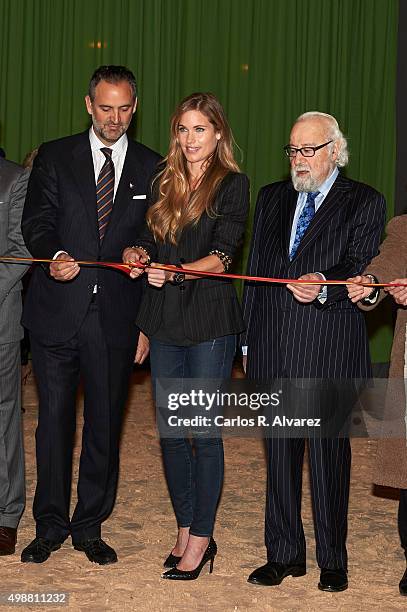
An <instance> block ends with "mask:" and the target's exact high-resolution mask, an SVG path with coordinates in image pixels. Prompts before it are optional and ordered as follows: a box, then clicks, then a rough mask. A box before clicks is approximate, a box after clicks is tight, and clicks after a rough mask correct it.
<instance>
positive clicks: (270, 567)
mask: <svg viewBox="0 0 407 612" xmlns="http://www.w3.org/2000/svg"><path fill="white" fill-rule="evenodd" d="M306 573H307V570H306V567H305V563H277V562H276V561H271V562H269V563H266V565H262V566H261V567H258V568H257V569H256V570H254V572H252V573H251V574H250V576H249V577H248V579H247V582H250V583H251V584H261V585H263V586H277V585H278V584H281V583H282V581H283V580H284V578H286V577H287V576H294V577H295V578H296V577H297V576H305V574H306Z"/></svg>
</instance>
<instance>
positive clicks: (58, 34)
mask: <svg viewBox="0 0 407 612" xmlns="http://www.w3.org/2000/svg"><path fill="white" fill-rule="evenodd" d="M397 9H398V2H397V0H284V1H283V0H87V1H86V2H85V1H83V0H0V75H1V78H0V143H1V145H2V146H3V148H4V149H5V150H6V152H7V155H8V157H9V158H10V159H14V160H16V161H21V160H22V158H23V157H24V155H25V153H27V152H28V151H29V150H31V149H32V148H34V147H35V146H37V145H38V144H39V143H41V142H43V141H45V140H49V139H52V138H57V137H60V136H64V135H67V134H71V133H74V132H77V131H80V130H83V129H84V128H86V127H87V125H88V117H87V114H86V112H85V108H84V103H83V97H84V95H85V93H86V89H87V84H88V80H89V77H90V75H91V73H92V72H93V70H94V68H95V67H96V66H98V65H100V64H102V63H120V64H125V65H127V66H129V67H130V68H132V69H133V71H134V72H135V74H136V76H137V79H138V83H139V96H140V97H139V109H138V111H137V121H136V128H135V129H136V136H137V138H138V139H139V140H141V141H142V142H144V143H145V144H147V145H149V146H151V147H152V148H154V149H156V150H158V151H161V152H162V153H165V151H166V147H167V142H168V119H169V115H170V113H171V111H172V110H173V108H174V106H175V104H176V103H177V101H178V100H180V99H181V98H182V97H183V96H184V95H187V94H189V93H191V92H192V91H196V90H203V91H212V92H214V93H215V94H216V95H218V97H219V98H220V99H221V101H222V102H223V104H224V106H225V108H226V111H227V114H228V117H229V119H230V123H231V125H232V128H233V131H234V134H235V138H236V141H237V142H238V144H239V146H240V148H241V150H242V153H243V158H242V164H241V165H242V168H243V170H244V171H246V172H247V173H248V174H249V176H250V179H251V184H252V212H253V209H254V201H255V195H256V193H257V190H258V188H259V187H260V186H261V185H262V184H265V183H268V182H272V181H275V180H279V179H281V178H283V177H284V176H285V175H286V174H287V169H288V166H287V161H286V159H285V158H284V155H283V152H282V146H283V145H284V144H285V143H286V142H287V139H288V134H289V131H290V126H291V124H292V122H293V120H294V119H295V117H296V116H298V115H299V114H300V113H302V112H304V111H306V110H313V109H317V110H322V111H325V112H329V113H331V114H333V115H335V116H336V117H337V119H338V121H339V124H340V125H341V127H342V129H343V131H344V132H345V134H346V135H347V136H348V139H349V146H350V151H351V161H350V165H349V168H348V169H347V173H348V174H349V176H352V177H353V178H355V179H359V180H362V181H365V182H367V183H370V184H371V185H373V186H374V187H376V188H377V189H379V190H380V191H382V192H383V193H384V194H385V196H386V198H387V202H388V209H389V216H391V215H392V213H393V198H394V174H395V86H396V51H397V17H398V15H397ZM249 234H250V229H249V231H248V237H249ZM247 248H248V240H246V244H245V250H244V253H243V258H242V262H240V267H241V268H242V267H243V266H244V259H245V257H246V255H247ZM373 327H374V329H373V328H372V332H371V340H372V349H373V356H374V358H375V360H378V361H385V360H386V359H387V356H388V347H389V343H390V338H391V335H390V331H389V327H388V326H387V327H386V325H380V326H379V327H377V326H373Z"/></svg>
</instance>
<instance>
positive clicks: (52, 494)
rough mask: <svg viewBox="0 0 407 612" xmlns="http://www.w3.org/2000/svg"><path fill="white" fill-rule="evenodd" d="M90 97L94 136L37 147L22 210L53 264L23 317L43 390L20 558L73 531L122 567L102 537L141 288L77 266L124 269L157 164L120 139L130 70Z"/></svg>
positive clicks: (137, 338) (43, 552) (130, 102)
mask: <svg viewBox="0 0 407 612" xmlns="http://www.w3.org/2000/svg"><path fill="white" fill-rule="evenodd" d="M85 101H86V108H87V111H88V113H89V114H90V115H91V117H92V124H93V125H92V127H91V129H90V130H89V131H86V132H85V133H82V134H77V135H75V136H70V137H67V138H62V139H60V140H56V141H53V142H49V143H46V144H44V145H42V146H41V147H40V149H39V152H38V155H37V157H36V159H35V162H34V167H33V171H32V174H31V178H30V182H29V187H28V193H27V199H26V204H25V208H24V214H23V222H22V229H23V235H24V239H25V241H26V244H27V247H28V249H29V250H30V252H31V253H32V255H33V256H34V257H38V258H46V259H55V263H51V264H50V265H49V267H47V266H43V267H40V266H37V267H36V269H35V270H34V273H33V277H32V280H31V283H30V287H29V290H28V294H27V298H26V303H25V308H24V316H23V322H24V325H25V326H26V327H27V328H28V329H29V330H30V338H31V347H32V357H33V367H34V372H35V376H36V379H37V385H38V391H39V419H38V428H37V433H36V441H37V474H38V482H37V488H36V492H35V499H34V508H33V510H34V518H35V520H36V538H35V539H34V540H33V542H31V544H29V546H27V548H25V550H24V551H23V552H22V555H21V560H22V561H23V562H24V561H31V562H35V563H42V562H43V561H45V560H46V559H47V558H48V557H49V555H50V554H51V552H52V551H55V550H57V549H58V548H60V546H61V544H62V542H64V540H65V539H66V538H67V537H68V536H69V535H71V537H72V543H73V546H74V548H75V549H76V550H81V551H84V552H85V554H86V555H87V557H88V558H89V560H90V561H93V562H96V563H99V564H106V563H113V562H115V561H117V556H116V553H115V551H114V550H113V549H112V548H111V547H109V546H108V545H107V544H106V543H105V542H104V541H103V540H102V539H101V524H102V522H103V521H104V520H105V519H106V518H107V517H108V516H109V514H110V512H111V511H112V508H113V505H114V501H115V495H116V488H117V480H118V470H119V438H120V429H121V421H122V413H123V408H124V405H125V401H126V397H127V388H128V382H129V377H130V374H131V370H132V364H133V360H134V354H135V352H136V347H137V352H136V361H137V362H139V363H141V362H142V361H143V359H144V358H145V357H146V355H147V352H148V341H147V339H146V338H145V336H143V335H142V334H140V335H139V331H138V329H137V327H136V325H135V317H136V315H137V310H138V307H139V302H140V298H141V285H140V283H139V282H136V283H134V281H132V280H131V279H130V278H128V277H127V276H126V275H125V274H123V273H122V272H120V271H115V270H112V269H106V268H98V267H96V266H95V267H85V266H82V267H80V266H79V265H78V264H77V263H75V261H74V260H92V261H97V260H100V261H112V260H113V261H121V255H122V251H123V249H124V248H125V247H126V246H127V245H128V244H129V243H130V244H131V243H132V241H133V239H134V236H137V235H138V233H139V231H140V229H141V227H142V224H143V220H144V214H145V207H146V195H145V194H146V193H147V188H148V184H149V179H150V176H151V175H152V174H153V172H154V170H155V167H156V164H157V163H158V161H159V159H160V158H159V156H158V155H157V154H156V153H154V152H153V151H151V150H150V149H148V148H147V147H145V146H143V145H141V144H139V143H137V142H133V141H131V140H129V139H128V138H127V135H126V131H127V128H128V126H129V124H130V121H131V119H132V116H133V113H134V112H135V110H136V105H137V95H136V83H135V79H134V76H133V74H132V73H131V72H130V71H129V70H127V69H126V68H124V67H121V66H102V67H100V68H99V69H98V70H96V72H95V73H94V75H93V76H92V79H91V82H90V86H89V95H88V96H86V99H85ZM137 342H138V343H137ZM80 378H82V379H83V384H84V427H83V432H82V450H81V458H80V467H79V480H78V488H77V491H78V501H77V504H76V507H75V510H74V512H73V515H72V518H70V514H69V504H70V494H71V475H72V447H73V439H74V435H75V397H76V391H77V388H78V383H79V379H80Z"/></svg>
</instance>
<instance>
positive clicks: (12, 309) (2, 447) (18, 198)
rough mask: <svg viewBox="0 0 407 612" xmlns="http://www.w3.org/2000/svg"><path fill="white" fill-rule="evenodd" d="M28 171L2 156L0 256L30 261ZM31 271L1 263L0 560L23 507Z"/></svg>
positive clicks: (11, 548)
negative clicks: (25, 215)
mask: <svg viewBox="0 0 407 612" xmlns="http://www.w3.org/2000/svg"><path fill="white" fill-rule="evenodd" d="M28 175H29V172H27V171H24V169H23V168H22V167H21V166H18V165H17V164H15V163H13V162H11V161H8V160H6V159H4V158H3V157H0V256H1V257H17V258H18V257H29V256H30V254H29V253H28V251H27V249H26V248H25V246H24V240H23V237H22V235H21V229H20V226H21V214H22V211H23V206H24V199H25V194H26V191H27V181H28ZM27 269H28V266H27V265H25V264H22V263H14V264H6V263H3V262H1V263H0V555H12V554H13V553H14V552H15V546H16V542H17V528H18V524H19V521H20V518H21V515H22V513H23V511H24V506H25V479H24V452H23V440H22V429H21V359H20V340H21V338H22V337H23V328H22V326H21V323H20V319H21V289H22V284H21V278H22V276H23V275H24V274H25V272H26V271H27Z"/></svg>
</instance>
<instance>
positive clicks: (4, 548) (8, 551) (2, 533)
mask: <svg viewBox="0 0 407 612" xmlns="http://www.w3.org/2000/svg"><path fill="white" fill-rule="evenodd" d="M16 542H17V529H16V528H15V527H1V526H0V556H3V555H13V554H14V553H15V551H16Z"/></svg>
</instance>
